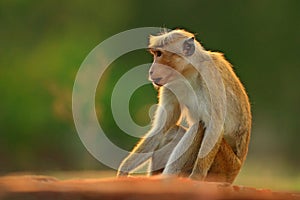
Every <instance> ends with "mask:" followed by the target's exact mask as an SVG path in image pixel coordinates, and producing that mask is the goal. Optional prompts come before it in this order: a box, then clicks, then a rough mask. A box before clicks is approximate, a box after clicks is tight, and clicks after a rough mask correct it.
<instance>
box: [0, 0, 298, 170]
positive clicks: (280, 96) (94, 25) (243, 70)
mask: <svg viewBox="0 0 300 200" xmlns="http://www.w3.org/2000/svg"><path fill="white" fill-rule="evenodd" d="M299 8H300V1H297V0H286V1H282V0H264V1H255V0H245V1H236V0H229V1H208V0H202V1H196V0H192V1H189V2H183V1H168V0H167V1H156V0H154V1H138V0H130V1H126V2H125V1H108V0H102V1H95V0H93V1H89V2H86V1H78V0H75V1H57V0H54V1H34V0H31V1H22V0H12V1H8V0H3V1H1V2H0V24H1V29H0V55H1V59H0V91H1V98H0V99H1V100H0V133H1V138H0V158H1V159H0V166H1V167H0V172H2V173H4V172H7V171H17V170H56V169H66V170H67V169H91V168H95V169H96V168H102V167H104V166H101V165H99V163H98V162H97V161H96V160H94V159H93V158H92V157H91V156H90V155H89V154H88V152H87V151H86V150H85V149H84V147H83V145H82V144H81V142H80V140H79V137H78V136H77V133H76V130H75V128H74V125H73V119H72V111H71V101H72V100H71V95H72V87H73V82H74V79H75V76H76V72H77V70H78V69H79V67H80V64H81V63H82V61H83V60H84V58H85V57H86V56H87V54H88V53H89V52H90V51H91V50H92V49H93V48H94V47H95V46H96V45H98V44H99V43H100V42H101V41H103V40H105V39H106V38H108V37H110V36H112V35H114V34H116V33H119V32H120V31H124V30H127V29H131V28H136V27H145V26H162V27H167V28H176V27H179V28H186V29H187V30H189V31H192V32H195V33H198V35H197V38H198V39H199V40H200V41H202V42H203V44H204V46H205V47H206V48H207V49H211V50H217V51H222V52H224V53H225V55H226V57H227V58H228V59H229V60H230V61H231V62H232V63H233V64H234V66H235V71H236V72H237V74H238V75H239V76H240V78H241V80H242V81H243V83H244V84H245V86H246V88H247V91H248V93H249V95H250V98H251V102H252V109H253V117H254V124H253V134H252V141H251V147H250V153H249V157H250V158H261V160H263V159H264V158H268V157H269V156H274V155H276V157H277V159H281V160H284V162H287V163H289V164H293V165H294V166H295V164H298V165H299V164H300V160H299V157H300V156H299V152H300V148H299V145H298V141H299V140H300V134H299V132H300V128H299V115H300V107H299V106H298V103H299V102H300V93H299V85H300V84H299V78H298V77H299V73H300V66H299V65H300V62H299V55H298V54H299V53H298V52H299V46H300V38H299V35H300V29H299V27H300V23H299V18H300V13H299ZM147 62H151V57H150V56H149V55H148V53H147V52H146V51H136V52H132V53H130V54H126V55H124V56H122V57H121V58H119V59H118V60H117V61H116V62H114V63H113V64H112V66H110V68H109V69H108V71H107V72H106V73H105V76H104V79H103V80H100V83H99V87H98V90H97V95H96V102H97V103H96V108H97V111H98V112H99V113H98V114H99V117H98V118H99V121H100V123H101V124H102V125H103V126H104V128H105V130H106V132H107V133H108V137H109V138H110V139H111V140H112V141H113V142H114V143H116V144H118V145H119V146H121V147H123V148H125V149H130V148H132V145H133V144H134V143H135V142H136V141H137V138H133V137H129V136H127V135H125V134H124V133H123V132H122V131H121V130H120V129H119V128H118V127H117V125H116V124H115V122H114V120H113V117H112V114H111V110H110V96H111V92H112V89H113V86H114V84H115V83H116V81H117V80H118V78H119V77H120V76H121V75H122V74H123V73H125V72H126V71H128V70H129V69H131V68H132V67H134V66H137V65H139V64H143V63H147ZM145 78H147V77H145ZM155 102H156V93H155V91H154V90H153V88H152V87H151V85H148V86H144V87H142V88H140V89H139V90H137V91H136V93H135V94H134V95H133V96H132V99H131V102H130V112H131V115H132V117H133V119H134V120H135V121H136V122H137V123H139V124H141V125H145V124H147V123H149V121H150V119H149V118H148V114H147V113H148V112H147V109H148V108H149V106H150V105H151V104H153V103H155ZM141 113H145V116H143V114H141Z"/></svg>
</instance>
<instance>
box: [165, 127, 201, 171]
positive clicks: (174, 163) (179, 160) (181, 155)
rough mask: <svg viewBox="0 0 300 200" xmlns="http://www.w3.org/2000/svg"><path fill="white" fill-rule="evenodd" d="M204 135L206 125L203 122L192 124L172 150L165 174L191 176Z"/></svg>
mask: <svg viewBox="0 0 300 200" xmlns="http://www.w3.org/2000/svg"><path fill="white" fill-rule="evenodd" d="M203 135H204V126H203V124H202V123H201V122H200V123H198V124H194V125H193V126H191V128H189V129H188V131H187V132H186V133H185V134H184V136H183V137H182V139H181V140H180V141H179V142H178V144H177V145H176V147H175V148H174V150H173V151H172V153H171V155H170V158H169V159H168V162H167V164H166V167H165V169H164V170H163V174H167V175H172V174H176V175H178V176H189V175H190V173H191V172H192V170H193V166H194V163H195V160H196V158H197V155H198V152H199V149H200V146H201V141H202V139H203Z"/></svg>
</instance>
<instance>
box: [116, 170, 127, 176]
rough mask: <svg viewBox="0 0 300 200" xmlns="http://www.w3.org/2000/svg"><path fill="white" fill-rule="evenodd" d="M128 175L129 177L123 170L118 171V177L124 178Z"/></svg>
mask: <svg viewBox="0 0 300 200" xmlns="http://www.w3.org/2000/svg"><path fill="white" fill-rule="evenodd" d="M128 175H129V173H128V172H126V171H122V170H118V173H117V177H124V176H128Z"/></svg>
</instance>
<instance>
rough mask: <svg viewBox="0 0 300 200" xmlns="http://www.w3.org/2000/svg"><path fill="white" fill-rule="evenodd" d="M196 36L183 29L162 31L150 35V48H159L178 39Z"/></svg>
mask: <svg viewBox="0 0 300 200" xmlns="http://www.w3.org/2000/svg"><path fill="white" fill-rule="evenodd" d="M191 37H195V36H194V34H192V33H190V32H187V31H185V30H183V29H176V30H172V31H170V32H166V31H164V32H162V33H160V34H159V35H157V36H153V35H150V38H149V46H148V47H149V48H159V47H163V46H165V45H168V44H170V43H172V42H174V41H178V39H184V38H191Z"/></svg>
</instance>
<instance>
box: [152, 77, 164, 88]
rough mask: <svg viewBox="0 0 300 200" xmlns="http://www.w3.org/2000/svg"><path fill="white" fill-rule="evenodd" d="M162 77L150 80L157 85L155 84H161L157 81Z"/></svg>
mask: <svg viewBox="0 0 300 200" xmlns="http://www.w3.org/2000/svg"><path fill="white" fill-rule="evenodd" d="M161 79H162V78H154V79H152V82H153V83H154V84H155V85H157V86H162V84H161V83H159V82H160V81H161Z"/></svg>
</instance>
